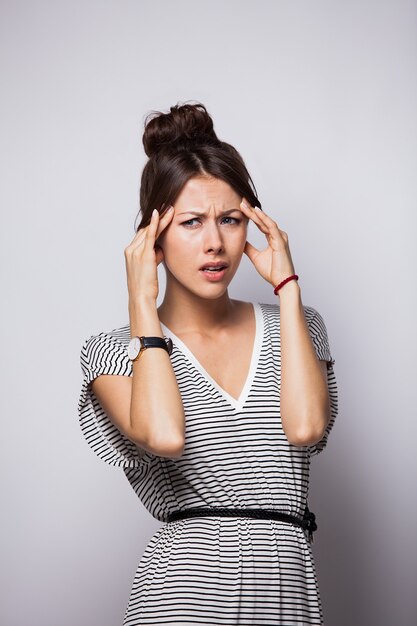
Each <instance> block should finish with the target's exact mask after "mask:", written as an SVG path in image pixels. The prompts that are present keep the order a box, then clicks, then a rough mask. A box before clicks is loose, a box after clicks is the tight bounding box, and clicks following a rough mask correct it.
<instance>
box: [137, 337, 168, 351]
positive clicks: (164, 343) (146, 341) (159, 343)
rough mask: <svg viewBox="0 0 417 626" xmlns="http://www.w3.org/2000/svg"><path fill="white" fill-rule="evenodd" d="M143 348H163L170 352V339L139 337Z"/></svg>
mask: <svg viewBox="0 0 417 626" xmlns="http://www.w3.org/2000/svg"><path fill="white" fill-rule="evenodd" d="M139 339H140V340H141V343H142V346H143V347H144V348H164V349H165V350H166V351H167V352H168V354H171V352H172V339H171V338H170V337H167V338H166V339H165V338H163V337H144V336H142V337H139Z"/></svg>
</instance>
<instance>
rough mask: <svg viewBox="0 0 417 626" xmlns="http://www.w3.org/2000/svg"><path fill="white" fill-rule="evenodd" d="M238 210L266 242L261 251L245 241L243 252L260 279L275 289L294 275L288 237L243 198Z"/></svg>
mask: <svg viewBox="0 0 417 626" xmlns="http://www.w3.org/2000/svg"><path fill="white" fill-rule="evenodd" d="M244 202H245V203H246V205H247V207H246V206H245V204H244ZM240 208H241V210H242V212H243V214H244V215H246V216H247V217H248V218H249V219H251V220H252V221H253V222H255V224H256V225H257V227H258V228H259V230H260V231H261V232H263V233H264V235H265V237H266V239H267V242H268V246H267V248H265V250H262V251H261V250H258V249H257V248H255V247H254V246H253V245H252V244H251V243H249V241H246V245H245V248H244V250H243V251H244V253H245V254H246V255H247V256H248V257H249V259H250V260H251V261H252V263H253V265H254V266H255V269H256V270H257V271H258V272H259V274H260V275H261V276H262V278H264V279H265V280H266V281H268V282H269V283H270V284H271V285H272V286H273V287H276V286H277V285H278V284H279V283H280V282H281V281H282V280H284V279H285V278H288V276H291V275H292V274H295V270H294V265H293V262H292V259H291V253H290V249H289V245H288V235H287V233H286V232H284V231H283V230H280V229H279V228H278V225H277V223H276V222H274V220H273V219H271V218H270V217H269V216H268V215H266V213H265V211H262V210H261V209H259V207H256V208H254V207H251V206H250V205H249V202H248V201H247V200H245V198H243V200H242V202H241V204H240ZM258 209H259V210H258Z"/></svg>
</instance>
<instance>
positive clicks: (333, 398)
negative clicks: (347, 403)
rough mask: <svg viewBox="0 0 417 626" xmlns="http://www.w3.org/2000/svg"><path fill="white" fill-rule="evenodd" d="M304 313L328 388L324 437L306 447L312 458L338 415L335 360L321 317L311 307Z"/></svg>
mask: <svg viewBox="0 0 417 626" xmlns="http://www.w3.org/2000/svg"><path fill="white" fill-rule="evenodd" d="M305 312H306V319H307V325H308V328H309V332H310V336H311V339H312V341H313V345H314V348H315V350H316V354H317V357H318V358H319V359H320V360H324V361H327V386H328V388H329V396H330V421H329V423H328V424H327V427H326V430H325V432H324V435H323V437H322V439H320V441H318V442H317V443H316V444H314V445H312V446H308V450H309V453H310V456H314V455H316V454H319V453H320V452H322V451H323V450H324V448H325V447H326V445H327V439H328V436H329V433H330V431H331V430H332V428H333V425H334V422H335V420H336V416H337V413H338V392H337V381H336V376H335V372H334V364H335V359H334V358H333V356H332V353H331V350H330V344H329V338H328V335H327V329H326V325H325V323H324V320H323V317H322V316H321V315H320V313H319V312H318V311H317V310H316V309H314V308H313V307H311V306H306V307H305Z"/></svg>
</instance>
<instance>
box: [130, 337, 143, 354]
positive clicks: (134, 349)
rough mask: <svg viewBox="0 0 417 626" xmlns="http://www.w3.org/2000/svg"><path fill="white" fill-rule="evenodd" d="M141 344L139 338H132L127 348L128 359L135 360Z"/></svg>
mask: <svg viewBox="0 0 417 626" xmlns="http://www.w3.org/2000/svg"><path fill="white" fill-rule="evenodd" d="M140 348H141V343H140V339H139V337H132V339H131V340H130V341H129V345H128V346H127V354H128V357H129V359H136V357H137V356H138V354H139V352H140Z"/></svg>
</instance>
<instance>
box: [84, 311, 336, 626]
mask: <svg viewBox="0 0 417 626" xmlns="http://www.w3.org/2000/svg"><path fill="white" fill-rule="evenodd" d="M253 307H254V312H255V315H256V336H255V343H254V348H253V353H252V359H251V363H250V369H249V372H248V377H247V380H246V384H245V386H244V388H243V390H242V393H241V395H240V397H239V399H235V398H233V397H232V396H230V395H229V394H227V393H226V392H225V390H223V389H222V388H221V387H220V386H219V385H218V384H217V383H216V381H215V380H214V379H212V378H211V376H210V375H209V374H208V372H206V371H205V370H204V368H203V367H202V365H201V364H200V363H199V362H198V361H197V360H196V358H195V357H194V355H193V354H192V352H191V351H190V350H188V348H187V347H186V345H185V344H184V343H183V342H182V341H181V340H180V339H179V338H178V337H176V336H175V335H174V334H173V333H172V332H171V331H170V330H169V329H168V328H167V327H166V326H164V325H163V324H162V329H163V333H164V335H165V336H166V337H170V338H171V339H172V341H173V351H172V354H171V357H170V358H171V362H172V366H173V369H174V371H175V375H176V378H177V382H178V385H179V389H180V392H181V396H182V400H183V405H184V411H185V416H186V433H185V435H186V439H185V449H184V453H183V455H182V456H181V458H178V459H168V458H163V457H159V456H157V455H154V454H151V453H148V452H146V451H143V450H142V451H141V450H139V449H138V448H136V447H135V445H134V444H133V443H132V442H131V441H130V440H128V439H127V438H126V437H125V436H124V435H122V434H121V433H120V431H119V430H118V429H117V428H116V426H115V425H114V424H112V422H111V421H110V419H109V418H108V416H107V415H106V414H105V412H104V411H103V409H102V407H101V406H100V404H99V403H98V401H97V400H96V398H95V397H94V394H93V392H92V391H91V387H90V385H89V383H90V382H91V381H92V380H93V379H94V378H95V377H96V376H99V375H100V374H115V375H122V376H131V375H132V365H131V362H130V360H129V358H128V356H127V352H126V347H127V344H128V341H129V339H130V329H129V325H128V324H127V325H125V326H123V327H121V328H117V329H114V330H111V331H109V332H107V333H105V332H102V333H100V334H98V335H95V336H94V335H93V336H92V337H90V338H89V339H87V340H86V341H85V342H84V344H83V346H82V349H81V368H82V372H83V376H84V378H83V383H82V389H81V395H80V398H79V403H78V410H79V417H80V425H81V429H82V432H83V434H84V436H85V438H86V440H87V442H88V444H89V445H90V446H91V448H92V449H93V451H94V452H95V453H96V454H97V455H98V456H99V457H100V458H101V459H103V460H104V461H106V462H107V463H109V464H111V465H115V466H118V467H122V468H123V471H124V473H125V475H126V477H127V479H128V481H129V482H130V484H131V486H132V488H133V489H134V491H135V493H136V494H137V496H138V497H139V498H140V500H141V502H142V503H143V505H144V506H145V507H146V509H147V510H148V511H149V512H150V513H151V515H153V516H154V517H155V518H156V519H158V520H160V521H162V522H166V520H167V516H168V514H169V513H170V512H171V511H173V510H176V509H183V508H188V507H196V506H222V507H225V506H226V507H247V508H257V507H261V508H275V509H278V510H281V511H283V512H285V513H290V514H292V515H298V516H301V517H302V515H303V512H304V509H305V505H306V502H307V497H308V489H309V467H310V465H309V464H310V458H311V456H313V455H316V454H318V453H320V452H321V451H322V450H323V449H324V448H325V446H326V444H327V439H328V435H329V433H330V431H331V429H332V427H333V424H334V421H335V418H336V415H337V411H338V394H337V383H336V378H335V374H334V369H333V365H334V363H335V361H334V359H333V358H332V355H331V353H330V347H329V341H328V336H327V332H326V326H325V323H324V321H323V318H322V316H321V315H320V313H319V312H318V311H317V310H316V309H314V308H313V307H311V306H304V310H305V315H306V319H307V322H308V326H309V332H310V335H311V338H312V340H313V344H314V347H315V350H316V353H317V355H318V357H319V358H320V359H324V360H326V361H327V382H328V387H329V392H330V400H331V420H330V422H329V424H328V426H327V428H326V432H325V434H324V437H323V439H322V440H321V441H320V442H319V443H317V444H315V445H313V446H295V445H292V444H290V443H289V442H288V440H287V438H286V436H285V433H284V431H283V428H282V424H281V417H280V382H281V376H280V363H281V355H280V315H279V312H280V308H279V305H278V304H268V303H259V302H255V303H253ZM155 384H157V381H155ZM314 512H315V513H316V517H317V523H318V530H317V531H316V532H317V533H318V532H320V515H319V514H317V512H316V511H314ZM139 624H155V625H156V624H158V625H161V624H176V625H181V624H188V625H190V624H204V625H206V626H207V625H213V624H228V625H232V624H233V625H235V624H236V625H238V624H239V625H242V626H243V625H245V626H246V625H247V626H249V625H251V626H252V625H256V624H262V625H270V626H272V625H273V626H278V625H282V626H284V625H285V626H289V624H291V625H294V624H300V625H301V624H302V625H304V626H305V625H308V624H317V625H322V624H323V614H322V606H321V600H320V593H319V588H318V581H317V577H316V571H315V564H314V559H313V554H312V550H311V546H310V544H309V542H308V541H307V533H306V531H304V530H303V529H302V528H301V527H299V526H296V525H292V524H288V523H286V522H281V521H275V520H268V519H252V518H236V517H235V518H226V517H201V518H187V519H181V520H177V521H174V522H170V523H166V524H164V525H163V526H162V527H161V528H159V529H158V530H157V531H156V533H154V535H153V536H152V537H151V539H150V541H149V542H148V544H147V546H146V548H145V551H144V553H143V555H142V557H141V559H140V562H139V564H138V567H137V570H136V574H135V577H134V580H133V585H132V589H131V593H130V598H129V602H128V606H127V608H126V612H125V615H124V619H123V626H136V625H139Z"/></svg>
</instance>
